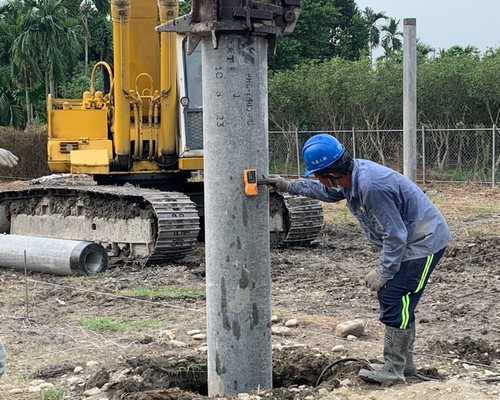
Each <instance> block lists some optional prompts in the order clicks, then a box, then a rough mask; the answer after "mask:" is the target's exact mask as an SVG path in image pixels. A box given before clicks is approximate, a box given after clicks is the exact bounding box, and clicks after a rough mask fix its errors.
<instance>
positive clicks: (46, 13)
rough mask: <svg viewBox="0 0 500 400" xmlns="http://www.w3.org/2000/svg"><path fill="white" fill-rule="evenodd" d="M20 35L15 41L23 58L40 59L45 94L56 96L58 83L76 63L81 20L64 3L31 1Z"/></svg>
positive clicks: (41, 0)
mask: <svg viewBox="0 0 500 400" xmlns="http://www.w3.org/2000/svg"><path fill="white" fill-rule="evenodd" d="M25 4H26V5H27V6H28V9H27V13H26V16H25V19H24V23H23V26H22V29H21V33H20V35H19V36H18V37H17V38H16V40H15V41H14V44H13V46H14V47H15V48H16V51H17V54H18V55H19V57H20V58H24V57H26V56H32V55H33V54H37V55H40V56H39V57H37V58H36V60H37V61H38V62H39V66H40V69H41V70H42V71H43V74H44V80H45V91H46V93H47V94H49V93H51V94H52V95H56V92H55V86H56V85H55V83H56V81H58V80H62V79H63V78H64V76H65V73H66V72H67V71H68V68H67V66H68V64H69V63H72V62H74V61H75V60H76V57H77V55H78V53H79V51H80V49H81V42H82V41H83V40H82V35H81V28H80V24H79V21H78V19H77V18H75V17H74V15H73V14H72V13H71V12H70V10H69V9H68V8H67V7H66V6H65V4H64V3H63V1H62V0H31V1H29V2H28V1H26V2H25Z"/></svg>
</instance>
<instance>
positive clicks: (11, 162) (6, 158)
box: [0, 149, 19, 168]
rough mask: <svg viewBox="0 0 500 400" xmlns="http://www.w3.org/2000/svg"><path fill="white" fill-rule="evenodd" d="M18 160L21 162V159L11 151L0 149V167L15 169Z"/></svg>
mask: <svg viewBox="0 0 500 400" xmlns="http://www.w3.org/2000/svg"><path fill="white" fill-rule="evenodd" d="M17 160H19V158H17V156H15V155H14V154H12V153H11V152H10V151H9V150H5V149H0V165H1V166H2V167H10V168H12V167H15V166H16V165H17Z"/></svg>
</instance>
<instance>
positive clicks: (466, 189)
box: [323, 183, 500, 236]
mask: <svg viewBox="0 0 500 400" xmlns="http://www.w3.org/2000/svg"><path fill="white" fill-rule="evenodd" d="M424 190H425V191H426V194H427V196H428V197H429V198H430V199H431V201H432V202H433V203H434V204H435V205H436V207H438V208H439V210H440V211H441V213H442V214H443V215H444V217H445V218H446V220H447V221H448V223H449V224H450V225H451V224H454V223H455V222H459V221H461V222H462V225H463V221H466V224H465V226H464V227H462V228H461V229H462V230H463V232H462V233H464V234H466V235H467V236H469V235H473V234H480V233H489V234H492V233H493V234H495V233H496V234H498V233H499V232H500V187H491V186H486V185H480V184H471V183H464V184H458V183H457V184H449V183H446V184H444V183H435V184H432V185H427V186H426V187H425V188H424ZM323 208H324V212H325V214H324V215H325V224H326V225H329V224H340V223H353V224H356V223H357V222H356V219H355V218H354V216H353V215H352V214H351V213H350V212H349V210H348V209H347V207H346V205H345V202H344V201H341V202H338V203H323ZM469 221H470V224H468V222H469Z"/></svg>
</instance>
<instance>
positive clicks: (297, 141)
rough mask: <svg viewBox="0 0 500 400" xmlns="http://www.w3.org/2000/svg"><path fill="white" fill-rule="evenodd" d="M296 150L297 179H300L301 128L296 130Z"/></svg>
mask: <svg viewBox="0 0 500 400" xmlns="http://www.w3.org/2000/svg"><path fill="white" fill-rule="evenodd" d="M295 148H296V150H297V179H299V178H300V151H299V128H295Z"/></svg>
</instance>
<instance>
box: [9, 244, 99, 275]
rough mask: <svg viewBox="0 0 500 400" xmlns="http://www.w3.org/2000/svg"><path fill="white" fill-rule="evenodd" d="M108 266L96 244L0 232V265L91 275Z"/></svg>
mask: <svg viewBox="0 0 500 400" xmlns="http://www.w3.org/2000/svg"><path fill="white" fill-rule="evenodd" d="M25 254H26V259H25ZM107 266H108V255H107V253H106V250H105V249H104V247H102V246H101V245H100V244H97V243H90V242H80V241H77V240H65V239H52V238H44V237H32V236H19V235H0V267H4V268H14V269H18V270H24V269H25V268H26V269H28V270H29V271H36V272H45V273H49V274H55V275H91V274H96V273H99V272H104V271H105V270H106V268H107Z"/></svg>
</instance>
